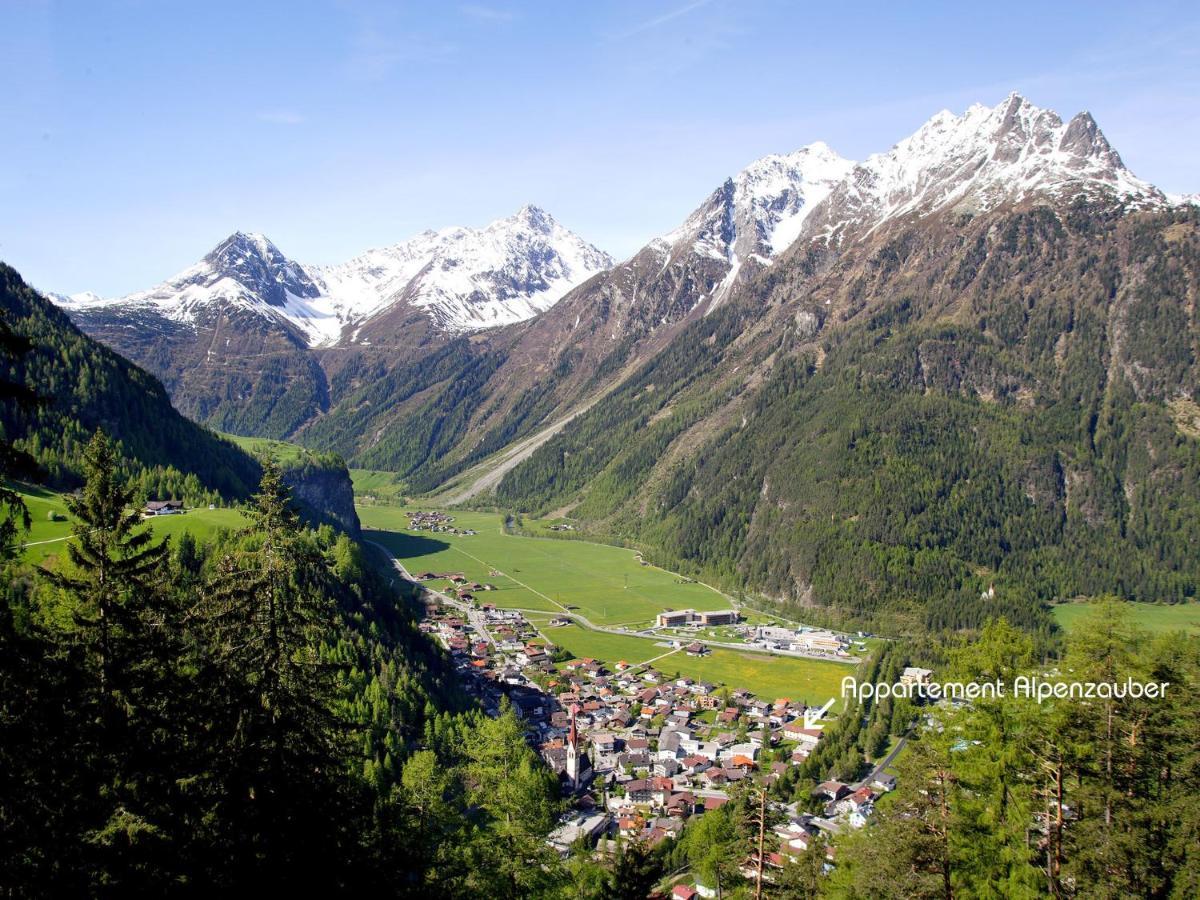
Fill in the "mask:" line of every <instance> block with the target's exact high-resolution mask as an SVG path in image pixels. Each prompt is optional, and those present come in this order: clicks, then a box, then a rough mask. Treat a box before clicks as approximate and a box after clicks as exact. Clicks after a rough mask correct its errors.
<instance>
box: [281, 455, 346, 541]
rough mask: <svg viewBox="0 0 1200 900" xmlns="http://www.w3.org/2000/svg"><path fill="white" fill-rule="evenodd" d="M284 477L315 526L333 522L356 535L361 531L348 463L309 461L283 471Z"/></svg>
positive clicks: (298, 505)
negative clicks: (346, 464) (355, 508)
mask: <svg viewBox="0 0 1200 900" xmlns="http://www.w3.org/2000/svg"><path fill="white" fill-rule="evenodd" d="M283 480H284V482H285V483H286V484H287V486H288V487H289V488H291V491H292V497H293V498H294V499H295V501H296V506H297V507H298V508H299V509H300V512H301V514H302V515H303V516H304V518H305V519H307V520H308V521H309V522H310V523H312V524H314V525H325V524H328V525H332V526H334V527H335V528H338V529H340V530H341V531H344V532H346V533H347V534H349V535H350V536H351V537H353V538H358V537H359V535H360V534H361V526H360V524H359V521H358V513H357V512H355V511H354V487H353V486H352V485H351V483H350V473H349V472H348V471H347V470H346V467H345V465H344V464H340V463H339V464H337V465H333V464H329V463H327V462H325V461H323V460H312V459H310V460H305V461H304V462H301V463H299V464H297V465H294V466H289V467H287V468H285V469H284V471H283Z"/></svg>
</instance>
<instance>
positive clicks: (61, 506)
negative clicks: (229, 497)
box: [21, 488, 246, 563]
mask: <svg viewBox="0 0 1200 900" xmlns="http://www.w3.org/2000/svg"><path fill="white" fill-rule="evenodd" d="M21 495H22V496H23V497H24V498H25V503H26V505H27V506H28V507H29V515H30V517H31V518H32V519H33V525H32V527H31V528H30V530H29V534H27V535H25V536H24V537H23V540H24V542H25V549H24V552H23V553H22V557H23V558H24V559H26V560H28V561H29V562H32V563H40V562H42V561H43V560H45V559H46V558H48V557H51V556H57V555H58V554H60V553H62V552H63V550H64V548H65V547H66V542H67V538H68V537H69V536H70V534H71V522H70V520H69V517H68V516H67V507H66V504H65V503H63V500H62V497H61V496H59V495H58V494H55V493H53V492H51V491H44V490H40V489H28V488H27V489H25V490H22V491H21ZM51 511H53V512H55V513H57V514H58V515H59V516H60V517H62V518H61V519H60V520H58V521H50V517H49V514H50V513H51ZM149 524H150V525H151V526H152V527H153V529H154V534H155V535H158V536H164V535H178V534H182V533H184V532H185V531H187V532H191V533H192V534H193V535H195V536H196V537H197V538H200V539H203V538H205V537H207V536H208V535H210V534H212V533H213V532H214V531H216V530H217V529H218V528H240V527H242V526H243V525H245V524H246V517H245V516H243V515H242V514H241V513H240V512H239V511H238V510H236V509H192V510H188V511H187V512H186V513H184V514H183V515H181V516H163V517H162V518H158V519H153V520H150V522H149Z"/></svg>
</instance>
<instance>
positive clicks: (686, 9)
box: [613, 0, 712, 38]
mask: <svg viewBox="0 0 1200 900" xmlns="http://www.w3.org/2000/svg"><path fill="white" fill-rule="evenodd" d="M711 2H712V0H692V2H691V3H685V4H684V5H683V6H680V7H676V8H675V9H672V10H668V11H667V12H665V13H662V14H661V15H657V16H654V17H653V18H651V19H646V20H645V21H644V22H638V23H637V24H636V25H633V26H631V27H629V28H627V29H625V30H624V31H621V32H619V33H617V34H615V35H613V37H615V38H627V37H633V36H634V35H635V34H641V33H642V32H643V31H649V30H650V29H652V28H657V27H658V26H659V25H665V24H666V23H667V22H670V21H673V20H674V19H678V18H679V17H680V16H686V15H687V14H688V13H690V12H694V11H695V10H697V9H699V8H700V7H702V6H708V4H710V3H711Z"/></svg>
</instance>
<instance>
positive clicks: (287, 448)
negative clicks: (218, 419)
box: [221, 432, 308, 463]
mask: <svg viewBox="0 0 1200 900" xmlns="http://www.w3.org/2000/svg"><path fill="white" fill-rule="evenodd" d="M221 437H223V438H225V439H226V440H229V441H233V443H235V444H237V445H238V446H239V447H241V448H242V449H243V450H245V451H246V452H247V453H249V454H251V455H253V456H260V455H262V454H263V453H266V454H269V455H271V456H273V457H275V460H276V461H277V462H281V463H284V462H293V461H294V460H297V459H299V458H300V457H301V456H302V455H303V454H305V453H307V452H308V451H307V450H305V449H304V448H303V447H301V446H300V445H299V444H292V443H289V442H288V441H276V440H273V439H272V438H257V437H242V436H241V435H240V434H226V433H224V432H222V433H221Z"/></svg>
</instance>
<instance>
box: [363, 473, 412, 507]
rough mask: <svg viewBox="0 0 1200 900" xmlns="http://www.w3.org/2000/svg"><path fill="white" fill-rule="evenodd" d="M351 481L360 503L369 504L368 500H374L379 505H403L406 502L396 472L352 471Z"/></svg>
mask: <svg viewBox="0 0 1200 900" xmlns="http://www.w3.org/2000/svg"><path fill="white" fill-rule="evenodd" d="M350 481H351V482H352V483H353V484H354V496H355V498H356V500H358V501H360V502H369V501H368V500H367V499H366V498H374V501H375V502H378V503H402V502H403V500H404V495H403V493H402V492H401V489H400V488H401V486H400V482H399V481H398V479H397V477H396V474H395V473H394V472H377V471H376V470H375V469H351V470H350Z"/></svg>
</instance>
